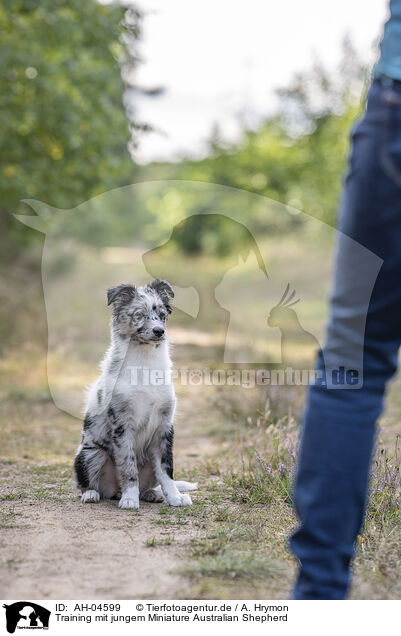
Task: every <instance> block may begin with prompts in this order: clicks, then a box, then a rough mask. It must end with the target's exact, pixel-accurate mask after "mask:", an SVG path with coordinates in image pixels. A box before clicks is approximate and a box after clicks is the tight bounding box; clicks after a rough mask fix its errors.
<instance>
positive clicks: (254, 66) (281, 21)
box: [134, 0, 388, 163]
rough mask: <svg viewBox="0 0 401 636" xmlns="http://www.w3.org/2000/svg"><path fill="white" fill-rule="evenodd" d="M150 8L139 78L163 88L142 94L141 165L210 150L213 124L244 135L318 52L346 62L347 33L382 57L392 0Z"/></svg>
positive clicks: (230, 135)
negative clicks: (146, 129)
mask: <svg viewBox="0 0 401 636" xmlns="http://www.w3.org/2000/svg"><path fill="white" fill-rule="evenodd" d="M136 4H137V6H139V8H141V9H142V10H143V12H144V20H143V39H142V42H141V44H140V48H139V53H140V56H141V59H142V64H141V65H140V66H139V67H138V70H137V73H136V81H137V83H138V85H139V86H142V87H145V88H152V87H156V86H157V87H160V86H161V87H163V88H164V89H165V90H164V93H163V94H162V95H160V96H159V97H157V98H155V97H152V98H151V97H146V96H141V97H138V96H136V97H135V106H136V112H137V119H139V121H141V122H144V123H147V124H150V125H151V126H153V127H154V129H155V132H152V133H150V134H147V135H146V136H144V137H142V140H141V143H140V146H139V148H138V149H137V150H136V151H135V153H134V158H135V160H136V161H138V162H140V163H146V162H149V161H153V160H171V161H174V160H178V159H179V158H180V157H182V156H202V154H204V153H205V150H206V147H207V139H208V138H210V135H211V131H212V129H213V127H214V126H215V125H216V124H217V125H218V127H219V130H220V131H221V133H222V134H223V136H224V137H225V138H227V139H228V140H235V139H238V138H239V135H240V130H241V123H240V122H241V120H243V121H246V122H248V124H249V125H252V124H253V123H255V121H257V120H258V119H260V118H261V117H263V115H265V114H269V113H271V112H272V110H273V109H274V107H275V104H276V102H275V95H274V91H275V89H277V88H278V87H282V86H285V85H287V84H288V83H289V81H291V78H292V77H293V75H294V73H296V72H297V71H305V70H308V69H310V67H311V65H312V62H313V59H314V58H317V59H319V60H320V61H321V62H323V63H324V64H325V65H326V66H327V67H328V68H329V69H330V68H333V67H334V66H335V64H336V62H338V60H339V57H340V54H341V41H342V39H343V37H344V35H345V34H349V35H350V36H351V40H352V42H353V44H354V46H355V47H356V49H357V51H358V53H359V54H360V56H361V57H362V59H364V60H366V61H367V62H368V63H370V64H373V63H374V61H375V59H376V56H377V46H378V43H379V41H380V37H381V34H382V30H383V25H384V21H385V19H386V17H387V10H388V9H387V5H388V2H387V0H336V1H335V2H327V1H326V2H324V1H322V0H275V1H274V2H273V1H272V0H246V1H244V0H242V1H239V0H202V2H199V1H197V0H187V1H185V0H139V1H138V2H137V3H136Z"/></svg>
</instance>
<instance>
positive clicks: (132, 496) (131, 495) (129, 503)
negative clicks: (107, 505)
mask: <svg viewBox="0 0 401 636" xmlns="http://www.w3.org/2000/svg"><path fill="white" fill-rule="evenodd" d="M118 507H119V508H122V509H123V510H139V492H138V489H137V488H129V489H128V490H126V491H125V492H123V494H122V496H121V499H120V501H119V502H118Z"/></svg>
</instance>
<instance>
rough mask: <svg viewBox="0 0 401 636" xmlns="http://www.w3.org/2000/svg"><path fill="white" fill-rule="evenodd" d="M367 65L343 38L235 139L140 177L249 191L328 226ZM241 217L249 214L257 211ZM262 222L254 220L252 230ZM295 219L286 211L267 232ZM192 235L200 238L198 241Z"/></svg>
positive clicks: (218, 142)
mask: <svg viewBox="0 0 401 636" xmlns="http://www.w3.org/2000/svg"><path fill="white" fill-rule="evenodd" d="M366 80H367V69H366V67H365V66H364V65H363V64H362V63H361V61H360V60H359V59H358V56H357V55H356V53H355V51H354V49H353V47H352V45H351V43H350V41H349V39H348V38H345V39H344V42H343V50H342V58H341V60H340V63H339V64H338V67H337V69H334V70H332V71H329V70H327V69H325V68H324V67H323V66H322V65H321V64H319V63H316V64H315V65H314V67H313V68H312V70H311V71H309V72H305V73H299V74H297V75H296V76H295V77H294V79H293V81H292V82H291V84H290V85H289V86H288V87H286V88H284V89H281V90H279V91H278V95H279V108H278V110H277V112H275V113H273V114H272V115H270V116H268V117H266V118H265V119H264V121H263V122H262V123H261V125H260V126H259V127H258V128H257V129H256V130H244V131H243V136H242V139H241V141H240V142H239V143H235V144H227V142H224V140H222V139H221V136H220V135H219V134H215V135H213V137H212V139H211V141H210V145H209V154H208V156H207V157H206V158H205V159H203V160H200V161H194V160H190V159H187V160H184V161H182V162H181V163H180V164H175V166H174V165H171V164H170V165H169V164H164V165H163V164H153V165H150V166H146V167H144V168H142V173H143V178H144V179H147V178H157V177H159V178H160V177H161V176H162V177H165V178H166V177H168V178H179V179H189V180H199V181H207V182H213V183H219V184H222V185H229V186H234V187H238V188H242V189H245V190H250V191H254V192H257V193H259V194H262V195H265V196H267V197H269V198H271V199H274V200H277V201H280V202H283V203H286V204H289V205H291V206H293V207H295V208H297V209H300V210H303V211H305V212H307V213H309V214H311V215H313V216H315V217H318V218H321V219H322V220H323V221H325V222H327V223H329V224H334V223H335V220H336V212H337V207H338V198H339V193H340V190H341V181H342V176H343V173H344V169H345V165H346V164H345V162H346V156H347V149H348V139H349V133H350V127H351V124H352V122H353V120H354V119H355V117H356V116H357V115H358V113H359V110H360V101H361V94H362V93H363V91H364V88H365V85H366ZM249 214H250V215H251V214H257V208H255V210H254V211H252V210H250V211H249ZM268 223H269V220H267V219H266V218H262V217H261V218H260V230H261V231H263V229H264V230H266V226H267V225H268ZM298 223H299V217H297V216H296V215H295V216H290V215H289V216H288V218H287V220H286V223H284V224H282V225H280V224H278V223H275V224H274V225H272V226H271V228H269V229H270V230H272V231H285V230H286V229H288V228H289V227H291V226H294V225H295V226H296V225H297V224H298ZM199 240H200V239H199Z"/></svg>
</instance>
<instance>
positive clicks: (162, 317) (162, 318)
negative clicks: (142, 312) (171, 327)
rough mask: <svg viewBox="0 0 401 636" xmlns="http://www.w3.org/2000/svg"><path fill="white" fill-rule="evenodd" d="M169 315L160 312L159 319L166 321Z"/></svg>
mask: <svg viewBox="0 0 401 636" xmlns="http://www.w3.org/2000/svg"><path fill="white" fill-rule="evenodd" d="M166 317H167V314H166V312H165V311H159V318H160V319H161V320H166Z"/></svg>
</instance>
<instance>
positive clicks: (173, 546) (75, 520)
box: [0, 394, 209, 600]
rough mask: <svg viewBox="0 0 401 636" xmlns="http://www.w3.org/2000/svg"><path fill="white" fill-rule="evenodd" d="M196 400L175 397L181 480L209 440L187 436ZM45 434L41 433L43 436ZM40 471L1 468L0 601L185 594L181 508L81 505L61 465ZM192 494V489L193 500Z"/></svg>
mask: <svg viewBox="0 0 401 636" xmlns="http://www.w3.org/2000/svg"><path fill="white" fill-rule="evenodd" d="M196 402H197V399H196V397H194V395H193V394H191V396H189V395H187V396H186V397H185V395H184V396H182V397H181V399H180V402H179V404H180V405H179V416H178V420H179V423H178V424H177V429H178V430H177V433H176V438H177V443H176V452H175V455H176V466H177V469H178V476H179V477H180V478H184V477H187V478H188V473H186V472H185V469H186V468H187V467H188V469H191V474H192V476H193V475H194V472H193V471H194V466H195V465H196V462H198V461H199V459H200V457H201V456H202V457H203V453H204V449H205V448H207V447H208V445H209V442H208V440H207V438H206V437H204V438H202V437H199V436H198V437H196V436H195V437H194V435H193V429H192V428H191V427H190V426H189V424H188V423H189V422H192V423H193V425H194V426H196V425H197V423H198V422H199V418H202V417H203V416H202V407H201V400H200V399H198V402H199V403H198V406H197V409H196V410H197V417H196V418H193V417H192V418H191V417H189V414H190V413H191V412H192V410H193V408H194V404H196ZM203 410H204V409H203ZM61 417H63V416H61ZM21 419H23V418H21ZM44 419H46V418H44ZM61 421H62V420H61ZM56 425H57V424H56ZM76 427H77V429H78V430H79V423H78V422H77V423H76ZM61 428H62V427H61ZM47 432H48V431H46V430H43V431H42V432H41V435H43V439H46V437H47V435H46V433H47ZM77 432H78V431H77ZM73 437H76V439H77V440H78V439H79V436H78V435H77V436H73ZM70 448H71V442H70V441H69V440H67V441H66V448H65V449H64V451H65V453H66V456H67V457H68V456H71V457H72V456H73V455H72V454H71V455H70V452H71V451H70V450H69V449H70ZM71 450H72V449H71ZM41 468H42V469H43V471H42V473H41V472H40V471H39V475H38V474H37V470H35V466H33V465H29V462H28V463H25V464H22V463H19V462H12V461H10V462H8V465H7V464H6V465H5V466H3V474H2V477H3V479H2V482H3V489H2V491H3V492H2V494H3V496H2V501H1V502H0V506H1V519H2V523H1V527H0V561H1V563H2V565H3V568H4V569H3V574H2V576H1V578H0V580H1V583H0V598H4V599H15V598H23V597H25V598H29V599H33V600H34V599H43V598H62V599H64V598H65V599H69V598H82V599H90V598H93V599H96V598H101V599H113V598H114V599H123V598H180V597H185V596H186V595H187V593H188V581H187V580H186V579H185V577H183V576H182V575H181V574H179V572H178V571H177V570H179V568H180V565H182V564H183V559H184V554H185V550H186V547H187V546H188V544H189V543H190V541H191V538H192V537H193V536H195V535H196V533H197V532H198V529H197V527H196V525H194V523H193V516H191V515H190V513H189V512H186V511H185V510H184V509H180V510H178V509H171V508H167V506H165V505H160V504H147V503H144V502H141V508H140V510H139V512H134V511H123V510H119V509H118V507H117V502H116V501H102V502H100V503H99V504H97V505H96V504H94V505H86V506H83V505H81V503H80V502H79V497H78V492H77V490H76V489H75V486H74V483H73V479H72V475H71V468H70V466H69V465H68V463H66V464H63V465H62V467H61V468H60V467H58V466H57V464H56V465H55V466H53V468H54V470H53V471H52V470H51V469H49V471H50V472H49V471H47V468H46V466H42V467H41ZM197 496H198V494H197V493H194V494H193V500H194V501H196V498H197Z"/></svg>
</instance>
